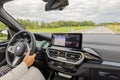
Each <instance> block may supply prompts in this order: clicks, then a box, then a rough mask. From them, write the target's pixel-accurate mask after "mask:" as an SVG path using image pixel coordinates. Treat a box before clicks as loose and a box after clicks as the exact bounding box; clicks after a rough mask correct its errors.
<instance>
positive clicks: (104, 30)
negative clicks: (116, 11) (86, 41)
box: [70, 27, 115, 34]
mask: <svg viewBox="0 0 120 80" xmlns="http://www.w3.org/2000/svg"><path fill="white" fill-rule="evenodd" d="M70 33H98V34H99V33H100V34H101V33H108V34H115V32H113V31H112V30H110V29H108V28H106V27H96V28H91V29H86V30H76V31H70Z"/></svg>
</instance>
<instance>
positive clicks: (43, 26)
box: [4, 0, 120, 34]
mask: <svg viewBox="0 0 120 80" xmlns="http://www.w3.org/2000/svg"><path fill="white" fill-rule="evenodd" d="M119 4H120V0H69V6H67V7H66V8H65V9H64V10H63V11H57V10H56V11H45V2H43V1H42V0H14V1H11V2H9V3H6V4H5V5H4V8H5V9H6V10H7V12H9V13H10V14H11V15H12V16H13V17H14V18H15V19H17V20H18V22H19V23H20V24H21V25H22V26H23V27H24V28H25V29H27V30H29V31H31V32H49V33H59V32H63V33H64V32H70V33H96V34H97V33H99V34H104V33H109V34H116V33H117V34H118V33H120V23H119V22H120V16H119V15H120V10H119V9H120V5H119Z"/></svg>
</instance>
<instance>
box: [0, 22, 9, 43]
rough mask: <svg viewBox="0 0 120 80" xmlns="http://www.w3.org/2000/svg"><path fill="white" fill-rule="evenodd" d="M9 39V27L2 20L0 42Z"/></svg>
mask: <svg viewBox="0 0 120 80" xmlns="http://www.w3.org/2000/svg"><path fill="white" fill-rule="evenodd" d="M7 39H8V27H7V26H6V25H5V24H4V23H2V22H0V42H4V41H6V40H7Z"/></svg>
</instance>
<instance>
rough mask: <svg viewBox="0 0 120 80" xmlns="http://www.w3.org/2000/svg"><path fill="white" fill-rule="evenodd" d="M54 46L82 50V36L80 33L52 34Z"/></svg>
mask: <svg viewBox="0 0 120 80" xmlns="http://www.w3.org/2000/svg"><path fill="white" fill-rule="evenodd" d="M52 45H53V46H61V47H67V48H77V49H81V47H82V34H80V33H53V34H52Z"/></svg>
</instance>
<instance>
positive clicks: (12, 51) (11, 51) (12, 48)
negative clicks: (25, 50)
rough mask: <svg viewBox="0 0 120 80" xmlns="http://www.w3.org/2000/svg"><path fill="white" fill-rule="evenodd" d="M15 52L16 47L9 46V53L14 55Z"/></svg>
mask: <svg viewBox="0 0 120 80" xmlns="http://www.w3.org/2000/svg"><path fill="white" fill-rule="evenodd" d="M14 51H15V47H14V46H9V47H8V52H10V53H13V54H14Z"/></svg>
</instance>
